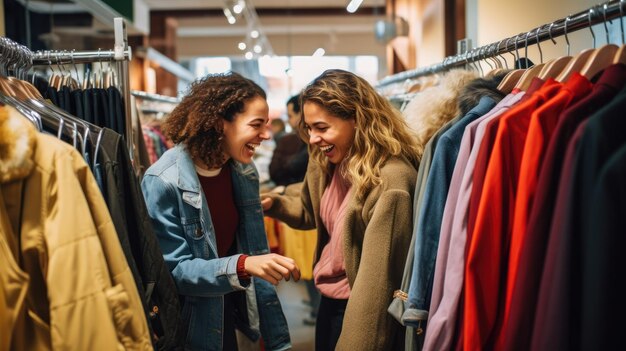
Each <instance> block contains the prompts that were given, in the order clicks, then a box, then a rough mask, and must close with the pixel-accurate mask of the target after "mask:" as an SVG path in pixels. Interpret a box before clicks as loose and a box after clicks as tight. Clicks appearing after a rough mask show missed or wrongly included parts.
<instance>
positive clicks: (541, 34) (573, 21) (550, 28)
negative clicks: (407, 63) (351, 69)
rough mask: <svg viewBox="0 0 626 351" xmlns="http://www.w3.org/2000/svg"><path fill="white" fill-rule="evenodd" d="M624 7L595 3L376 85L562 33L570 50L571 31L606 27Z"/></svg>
mask: <svg viewBox="0 0 626 351" xmlns="http://www.w3.org/2000/svg"><path fill="white" fill-rule="evenodd" d="M624 8H626V1H624V0H620V1H609V2H606V3H603V4H599V5H595V6H593V7H591V8H589V9H587V10H585V11H581V12H578V13H576V14H574V15H570V16H567V17H566V18H562V19H559V20H556V21H553V22H551V23H548V24H544V25H542V26H539V27H537V28H533V29H531V30H529V31H528V32H526V33H520V34H518V35H515V36H512V37H509V38H505V39H502V40H500V41H498V42H495V43H491V44H487V45H484V46H481V47H478V48H474V49H472V50H470V51H468V52H467V53H465V54H460V55H456V56H448V57H446V58H444V60H443V62H441V63H438V64H435V65H432V66H428V67H423V68H418V69H414V70H409V71H405V72H401V73H397V74H394V75H391V76H388V77H385V78H383V79H381V80H380V81H379V82H378V84H377V85H376V87H377V88H382V87H384V86H386V85H390V84H393V83H398V82H402V81H405V80H407V79H414V78H419V77H421V76H426V75H431V74H434V73H438V72H442V71H446V70H449V69H451V68H454V67H459V66H463V65H465V64H468V63H470V62H475V61H479V60H484V59H487V58H492V57H496V56H499V55H502V54H504V53H507V52H511V51H513V50H515V51H517V50H518V49H519V48H528V45H532V44H537V43H539V42H542V41H546V40H551V39H552V38H554V37H558V36H562V35H565V39H566V42H567V48H568V53H569V39H568V38H567V34H568V33H572V32H575V31H577V30H580V29H585V28H589V27H591V26H593V25H596V24H599V23H604V24H605V30H606V21H609V20H611V19H614V18H618V17H623V16H624V11H625V10H624ZM620 24H621V26H622V27H621V28H622V33H623V32H624V27H623V23H620ZM591 33H592V35H593V36H594V38H593V39H594V43H595V34H593V31H592V32H591ZM607 37H608V33H607ZM607 41H608V38H607Z"/></svg>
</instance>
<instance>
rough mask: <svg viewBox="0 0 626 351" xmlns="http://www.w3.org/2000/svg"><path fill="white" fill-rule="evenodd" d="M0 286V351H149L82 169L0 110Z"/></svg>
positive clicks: (67, 150)
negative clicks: (9, 350) (51, 350)
mask: <svg viewBox="0 0 626 351" xmlns="http://www.w3.org/2000/svg"><path fill="white" fill-rule="evenodd" d="M0 279H1V281H0V316H1V317H2V318H0V320H2V322H0V323H1V324H0V328H1V329H2V332H0V351H4V350H8V349H11V350H50V349H54V350H152V345H151V341H150V335H149V332H148V326H147V322H146V319H145V314H144V312H143V308H142V305H141V301H140V299H139V295H138V293H137V288H136V285H135V282H134V281H133V278H132V275H131V273H130V270H129V268H128V264H127V262H126V259H125V257H124V255H123V253H122V249H121V247H120V243H119V240H118V238H117V235H116V232H115V228H114V227H113V223H112V222H111V217H110V215H109V212H108V210H107V207H106V204H105V202H104V200H103V198H102V195H101V193H100V190H99V188H98V186H97V184H96V182H95V179H94V177H93V175H92V173H91V171H90V170H89V168H88V167H87V164H86V163H85V161H84V160H83V159H82V157H81V156H80V154H79V153H78V152H77V151H76V150H75V149H73V148H72V147H71V146H70V145H69V144H66V143H64V142H62V141H60V140H58V139H56V138H54V137H51V136H48V135H44V134H41V133H37V132H36V131H35V129H34V128H33V125H32V124H30V122H28V120H27V119H26V118H25V117H23V116H21V115H19V113H17V112H16V111H15V110H13V109H12V108H9V107H4V108H2V109H0ZM5 317H7V318H5Z"/></svg>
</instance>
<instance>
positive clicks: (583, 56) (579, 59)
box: [555, 49, 595, 83]
mask: <svg viewBox="0 0 626 351" xmlns="http://www.w3.org/2000/svg"><path fill="white" fill-rule="evenodd" d="M594 51H595V49H586V50H583V51H581V52H579V53H578V55H576V56H574V58H573V59H571V60H570V62H569V63H568V64H567V66H565V68H564V69H563V71H562V72H561V73H560V74H559V75H558V76H557V77H556V78H555V79H556V80H557V81H559V82H561V83H564V82H566V81H567V80H568V79H569V77H570V76H571V75H572V74H573V73H574V72H580V70H581V69H582V68H583V66H584V65H585V63H586V62H587V59H588V58H589V56H591V54H593V52H594Z"/></svg>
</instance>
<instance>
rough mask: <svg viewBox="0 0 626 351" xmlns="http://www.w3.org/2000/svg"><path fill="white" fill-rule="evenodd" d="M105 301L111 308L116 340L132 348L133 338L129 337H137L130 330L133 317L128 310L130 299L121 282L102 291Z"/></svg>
mask: <svg viewBox="0 0 626 351" xmlns="http://www.w3.org/2000/svg"><path fill="white" fill-rule="evenodd" d="M104 295H105V296H106V300H107V303H108V305H109V308H110V309H111V315H112V316H113V323H114V325H115V331H116V333H117V337H118V340H119V341H120V342H122V344H124V346H125V347H126V348H127V349H128V348H133V347H134V345H133V340H132V339H131V338H135V337H138V335H134V334H133V331H131V330H130V328H131V327H132V325H131V323H130V321H131V319H132V318H133V314H132V311H131V310H130V301H129V300H130V299H129V297H128V294H127V293H126V290H124V287H123V286H122V285H121V284H118V285H116V286H114V287H111V288H108V289H106V290H105V291H104Z"/></svg>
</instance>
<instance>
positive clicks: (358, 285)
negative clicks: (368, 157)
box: [266, 157, 417, 351]
mask: <svg viewBox="0 0 626 351" xmlns="http://www.w3.org/2000/svg"><path fill="white" fill-rule="evenodd" d="M416 168H417V165H414V164H411V163H410V162H409V161H407V160H405V159H403V158H397V157H396V158H390V159H389V160H387V161H386V162H385V163H384V165H383V166H382V167H381V169H380V176H381V179H382V183H381V184H380V185H377V186H374V187H373V188H372V189H370V190H369V191H367V192H366V194H365V195H364V196H363V198H362V199H360V200H359V199H357V197H356V196H354V192H350V194H353V195H348V196H352V197H351V198H350V199H349V204H348V208H347V210H346V215H345V217H344V223H343V235H344V237H343V251H344V260H345V262H344V263H345V268H346V275H347V277H348V282H349V284H350V288H351V290H352V291H351V293H350V298H349V299H348V305H347V308H346V311H345V315H344V320H343V327H342V330H341V335H340V337H339V341H338V343H337V348H336V350H339V351H342V350H344V351H354V350H359V351H367V350H372V351H373V350H396V349H403V345H404V327H402V326H401V325H400V324H399V323H398V322H397V321H396V320H395V319H394V318H393V317H392V316H391V315H390V314H389V313H387V307H388V306H389V304H390V303H391V300H392V298H393V291H394V290H395V289H396V288H397V287H398V286H400V282H401V280H402V271H403V267H404V262H405V259H406V255H407V250H408V248H409V243H410V241H411V234H412V229H413V222H412V218H413V193H414V191H415V181H416V179H417V170H416ZM329 181H330V175H327V174H324V173H323V171H322V169H321V168H320V167H319V165H317V164H316V162H309V165H308V169H307V174H306V176H305V179H304V181H303V182H302V183H298V184H294V185H291V186H289V187H288V188H287V191H286V192H285V195H279V194H271V195H269V196H270V197H272V199H273V205H272V207H271V208H270V209H269V210H268V211H266V215H269V216H270V217H275V218H277V219H279V220H281V221H283V222H285V223H286V224H288V225H289V226H290V227H292V228H296V229H313V228H317V232H318V243H317V249H316V253H315V260H314V264H315V263H317V261H318V260H319V258H320V254H321V252H322V248H323V247H324V245H326V244H327V243H328V241H329V235H328V231H327V230H326V228H325V227H324V224H323V223H322V220H321V217H320V202H321V198H322V194H323V193H324V190H325V189H326V186H327V185H328V184H329ZM298 190H299V191H298ZM399 347H400V348H399Z"/></svg>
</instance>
